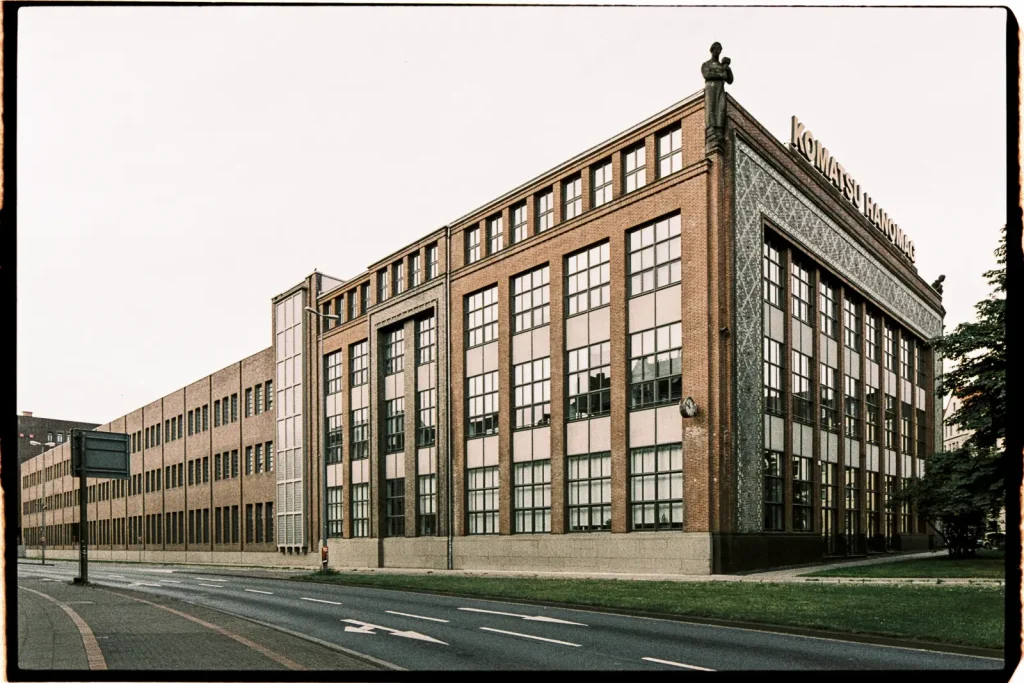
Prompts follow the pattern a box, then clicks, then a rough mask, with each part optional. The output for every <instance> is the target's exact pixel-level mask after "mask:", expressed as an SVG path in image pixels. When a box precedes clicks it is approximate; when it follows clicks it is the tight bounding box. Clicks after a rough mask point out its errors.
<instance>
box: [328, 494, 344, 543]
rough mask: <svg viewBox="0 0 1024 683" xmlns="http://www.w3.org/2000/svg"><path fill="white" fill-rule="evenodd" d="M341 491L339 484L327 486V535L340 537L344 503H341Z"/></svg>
mask: <svg viewBox="0 0 1024 683" xmlns="http://www.w3.org/2000/svg"><path fill="white" fill-rule="evenodd" d="M342 496H343V491H342V487H341V486H330V487H328V488H327V537H328V538H341V535H342V532H341V522H342V517H343V510H344V509H345V508H344V505H343V503H342Z"/></svg>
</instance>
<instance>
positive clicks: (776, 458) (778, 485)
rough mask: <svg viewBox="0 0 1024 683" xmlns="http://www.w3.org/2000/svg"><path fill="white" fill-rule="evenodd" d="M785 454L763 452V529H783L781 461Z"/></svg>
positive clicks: (782, 474)
mask: <svg viewBox="0 0 1024 683" xmlns="http://www.w3.org/2000/svg"><path fill="white" fill-rule="evenodd" d="M783 462H785V455H784V454H782V453H780V452H779V451H767V450H766V451H765V452H764V502H763V505H764V530H765V531H783V530H784V529H785V505H784V501H783V492H784V491H785V490H786V486H785V476H784V473H783V471H782V463H783Z"/></svg>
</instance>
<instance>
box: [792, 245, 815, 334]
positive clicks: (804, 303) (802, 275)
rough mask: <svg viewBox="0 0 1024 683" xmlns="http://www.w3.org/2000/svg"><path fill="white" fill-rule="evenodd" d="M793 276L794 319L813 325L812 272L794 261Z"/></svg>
mask: <svg viewBox="0 0 1024 683" xmlns="http://www.w3.org/2000/svg"><path fill="white" fill-rule="evenodd" d="M790 273H791V274H792V278H791V280H792V284H791V290H792V293H793V297H792V298H793V305H792V308H793V317H794V318H796V319H797V320H800V321H801V322H805V323H807V324H808V325H810V324H812V322H813V320H814V318H813V317H812V316H813V315H814V299H813V298H812V294H811V292H813V291H814V290H812V289H811V271H810V270H808V269H807V268H804V266H803V265H802V264H801V263H800V262H799V261H797V260H796V259H793V261H792V262H791V263H790Z"/></svg>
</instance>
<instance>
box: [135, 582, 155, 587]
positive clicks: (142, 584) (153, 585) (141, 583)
mask: <svg viewBox="0 0 1024 683" xmlns="http://www.w3.org/2000/svg"><path fill="white" fill-rule="evenodd" d="M135 585H136V586H152V587H153V588H159V587H160V584H159V583H143V582H142V581H139V582H138V583H136V584H135Z"/></svg>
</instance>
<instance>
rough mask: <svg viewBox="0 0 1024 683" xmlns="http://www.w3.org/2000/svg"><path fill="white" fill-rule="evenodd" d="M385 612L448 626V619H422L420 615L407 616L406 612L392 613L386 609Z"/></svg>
mask: <svg viewBox="0 0 1024 683" xmlns="http://www.w3.org/2000/svg"><path fill="white" fill-rule="evenodd" d="M384 611H385V612H387V613H388V614H397V615H398V616H400V617H411V618H413V619H426V620H427V621H439V622H441V623H442V624H447V623H448V620H447V619H436V618H434V617H421V616H420V615H418V614H406V613H405V612H392V611H391V610H389V609H386V610H384Z"/></svg>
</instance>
